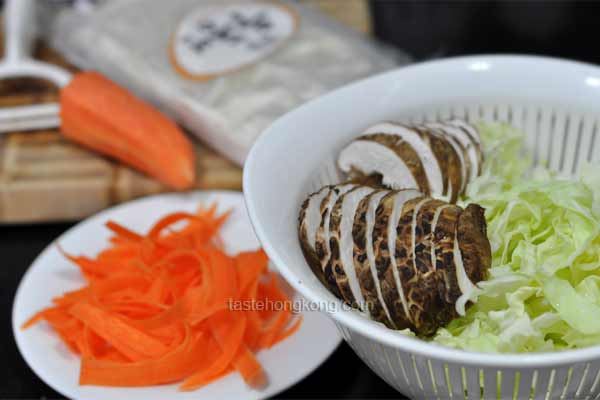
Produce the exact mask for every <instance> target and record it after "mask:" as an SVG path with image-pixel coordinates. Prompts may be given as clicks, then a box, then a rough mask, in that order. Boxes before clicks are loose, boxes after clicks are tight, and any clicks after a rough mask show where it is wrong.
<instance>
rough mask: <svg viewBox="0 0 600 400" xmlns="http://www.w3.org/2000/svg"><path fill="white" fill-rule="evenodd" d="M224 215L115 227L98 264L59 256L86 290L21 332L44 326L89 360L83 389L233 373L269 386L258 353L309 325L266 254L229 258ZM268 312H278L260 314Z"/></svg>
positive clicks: (205, 380)
mask: <svg viewBox="0 0 600 400" xmlns="http://www.w3.org/2000/svg"><path fill="white" fill-rule="evenodd" d="M216 210H217V207H216V205H213V206H212V207H210V208H208V209H200V210H199V211H198V212H196V213H194V214H189V213H185V212H177V213H172V214H168V215H166V216H164V217H163V218H161V219H159V221H158V222H156V223H155V224H154V225H153V227H152V228H151V229H150V230H149V232H147V233H145V234H142V233H137V232H134V231H133V230H131V229H129V228H128V227H125V226H123V225H120V224H118V223H116V222H113V221H109V222H108V223H107V224H106V226H107V228H108V229H109V230H110V231H111V232H112V234H113V236H112V237H111V238H110V240H109V242H108V247H107V248H105V249H104V250H102V251H101V252H100V253H99V254H98V255H97V256H96V257H89V256H86V255H71V254H67V253H66V252H65V251H63V250H62V249H60V247H59V250H60V251H61V252H62V254H63V255H64V257H66V258H67V259H68V260H70V261H72V262H73V263H74V264H76V265H77V267H78V268H79V270H80V272H81V273H82V274H83V275H84V276H85V277H86V279H87V283H86V285H85V286H84V287H82V288H80V289H77V290H74V291H71V292H67V293H64V294H63V295H62V296H60V297H57V298H55V299H53V300H52V305H51V306H50V307H48V308H46V309H44V310H41V311H39V312H38V313H36V314H34V315H33V316H32V317H31V318H30V319H29V320H27V321H25V323H24V324H23V326H22V327H23V328H28V327H30V326H31V325H33V324H35V323H37V322H40V321H42V320H43V321H46V322H47V323H48V324H49V325H50V326H51V327H52V329H53V330H54V331H55V332H56V333H57V334H58V336H59V337H60V338H61V339H62V340H63V341H64V343H65V344H66V345H67V346H68V347H69V348H70V349H71V350H72V351H73V352H75V353H77V354H79V355H81V357H82V361H81V370H80V383H81V384H82V385H83V384H94V385H108V386H145V385H155V384H162V383H170V382H176V381H181V390H192V389H195V388H198V387H201V386H204V385H208V384H210V383H211V382H213V381H215V380H217V379H220V378H221V377H223V376H225V375H227V374H229V373H231V372H233V371H235V372H237V373H239V374H240V375H241V376H242V377H243V379H244V381H245V382H246V383H247V384H248V385H250V386H252V387H256V388H259V387H261V386H263V385H265V384H266V382H267V380H268V379H267V374H266V371H264V370H263V368H262V366H261V365H260V363H259V362H258V360H257V358H256V354H255V352H256V351H259V350H260V349H263V348H269V347H271V346H273V345H275V344H276V343H279V342H280V341H282V340H285V339H286V338H287V337H289V336H290V335H292V334H293V333H294V332H296V331H297V330H298V329H299V326H300V323H301V318H297V319H296V320H295V321H294V322H292V323H291V325H290V320H291V319H292V317H293V315H292V312H291V307H290V305H291V303H290V300H289V298H288V296H287V295H286V293H285V292H284V291H283V290H282V288H281V287H280V284H279V281H278V279H277V276H276V274H275V273H273V272H269V271H268V259H267V256H266V254H265V253H264V252H263V251H262V250H257V251H249V252H244V253H240V254H237V255H235V256H229V255H227V254H226V253H224V252H223V251H222V248H221V243H220V241H219V240H217V238H218V231H219V229H220V227H221V226H222V224H223V223H224V222H225V219H226V218H227V216H228V215H229V214H227V213H226V214H221V215H217V212H216ZM175 224H177V229H173V228H174V226H175ZM236 302H239V303H236ZM260 302H270V304H273V305H277V309H268V310H259V309H258V308H257V307H256V306H257V305H258V304H259V303H260ZM237 305H241V306H242V307H241V308H237Z"/></svg>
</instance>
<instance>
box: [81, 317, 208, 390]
mask: <svg viewBox="0 0 600 400" xmlns="http://www.w3.org/2000/svg"><path fill="white" fill-rule="evenodd" d="M207 344H208V341H207V340H206V338H205V337H204V335H202V334H200V335H196V337H193V335H192V333H191V332H190V329H189V328H187V330H186V336H185V339H184V340H183V341H182V342H181V344H180V345H179V346H178V347H176V348H175V349H174V350H172V351H171V352H169V353H167V354H165V355H164V356H162V357H160V358H157V359H152V360H145V361H140V362H134V363H119V362H111V361H103V360H95V359H91V358H88V359H83V360H82V362H81V371H80V376H79V383H80V384H82V385H105V386H148V385H159V384H164V383H170V382H175V381H178V380H181V379H183V378H184V377H186V376H187V375H189V374H190V373H191V372H192V371H193V370H194V368H195V367H196V365H197V363H198V360H199V359H201V358H202V355H203V352H204V348H205V347H206V346H207Z"/></svg>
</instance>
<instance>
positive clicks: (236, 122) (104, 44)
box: [45, 0, 409, 165]
mask: <svg viewBox="0 0 600 400" xmlns="http://www.w3.org/2000/svg"><path fill="white" fill-rule="evenodd" d="M76 4H77V3H76ZM86 4H87V6H86V7H60V8H59V7H57V6H56V5H54V6H52V5H47V7H55V9H53V10H52V11H54V12H52V13H50V12H46V13H45V15H46V16H48V15H53V17H52V18H50V19H49V20H46V21H45V26H46V28H45V29H46V30H47V31H48V34H49V36H50V40H51V43H52V45H53V46H54V47H55V48H57V49H58V50H59V51H60V52H61V53H62V54H63V55H64V56H65V57H66V58H67V59H69V60H70V61H71V62H73V63H74V64H76V65H77V66H79V67H81V68H85V69H94V70H98V71H100V72H102V73H104V74H105V75H107V76H109V77H110V78H111V79H114V80H115V81H117V82H118V83H120V84H121V85H123V86H125V87H127V88H129V89H130V90H132V91H134V92H135V93H136V94H138V95H140V96H142V97H143V98H145V99H147V100H148V101H150V102H152V103H154V104H155V105H157V106H158V107H159V108H161V109H162V110H163V111H165V112H167V113H168V114H170V115H171V116H172V117H173V118H174V119H176V120H177V121H178V122H180V123H181V124H182V125H183V126H184V127H186V128H187V129H188V130H189V131H191V132H192V133H193V134H195V135H196V136H198V137H199V138H201V139H202V140H204V141H205V142H206V143H208V144H209V145H211V146H212V147H214V148H215V149H216V150H217V151H219V152H221V153H222V154H224V155H225V156H227V157H228V158H230V159H232V160H233V161H235V162H236V163H238V164H240V165H242V164H243V162H244V159H245V157H246V155H247V153H248V151H249V149H250V147H251V146H252V144H253V143H254V141H255V139H256V138H257V137H258V136H259V135H260V133H262V131H263V130H264V129H266V128H267V127H268V126H269V124H271V123H272V122H273V121H274V120H275V119H276V118H278V117H279V116H281V115H283V114H284V113H286V112H287V111H289V110H291V109H292V108H294V107H296V106H298V105H300V104H302V103H304V102H305V101H307V100H309V99H311V98H314V97H316V96H318V95H320V94H322V93H324V92H327V91H330V90H332V89H334V88H336V87H338V86H341V85H343V84H345V83H348V82H351V81H354V80H357V79H360V78H364V77H367V76H369V75H372V74H375V73H378V72H382V71H385V70H387V69H390V68H393V67H396V66H398V65H401V64H404V63H407V62H408V61H409V59H408V57H407V56H405V55H404V54H403V53H401V52H398V51H395V50H391V49H388V48H385V47H383V46H382V45H380V44H376V43H375V42H374V41H372V40H371V39H369V38H367V37H365V36H364V35H362V34H360V33H359V32H355V31H353V30H352V29H351V28H348V27H345V26H342V25H341V24H339V23H337V22H335V21H332V20H330V19H329V18H328V17H326V16H324V15H322V14H320V13H319V12H318V11H316V10H313V9H311V8H310V7H307V6H303V5H299V4H297V3H292V2H266V1H250V0H246V1H243V0H242V1H238V0H232V1H212V0H205V1H201V2H199V1H197V0H171V1H164V0H109V1H99V2H92V3H86ZM47 11H48V10H47Z"/></svg>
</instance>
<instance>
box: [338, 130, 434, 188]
mask: <svg viewBox="0 0 600 400" xmlns="http://www.w3.org/2000/svg"><path fill="white" fill-rule="evenodd" d="M408 152H410V146H408V145H406V143H404V142H402V141H401V140H398V139H397V138H395V137H394V136H387V137H386V136H385V135H368V136H361V137H359V138H358V139H356V140H354V141H353V142H352V143H350V144H349V145H348V146H347V147H346V148H345V149H344V150H342V152H341V153H340V157H339V158H338V165H339V167H340V168H341V169H342V171H344V172H347V173H349V174H350V175H351V176H354V174H356V173H357V172H358V174H360V175H362V176H365V175H366V176H368V175H380V176H381V181H382V183H383V184H384V185H385V186H387V187H390V188H396V189H399V188H417V187H419V183H418V182H417V180H416V179H415V177H414V175H413V173H412V171H411V170H410V166H409V165H413V163H411V162H407V161H405V160H404V159H403V157H402V154H406V153H408ZM421 169H422V168H421ZM421 186H422V185H421Z"/></svg>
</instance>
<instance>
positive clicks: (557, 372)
mask: <svg viewBox="0 0 600 400" xmlns="http://www.w3.org/2000/svg"><path fill="white" fill-rule="evenodd" d="M341 68H343V66H342V67H341ZM599 104H600V68H597V67H594V66H591V65H587V64H583V63H577V62H571V61H563V60H557V59H551V58H544V57H529V56H474V57H459V58H451V59H446V60H441V61H433V62H426V63H422V64H417V65H413V66H409V67H405V68H401V69H398V70H395V71H392V72H388V73H385V74H382V75H378V76H375V77H372V78H369V79H366V80H363V81H360V82H357V83H354V84H351V85H349V86H346V87H344V88H341V89H339V90H336V91H334V92H331V93H329V94H327V95H325V96H323V97H320V98H318V99H316V100H313V101H311V102H309V103H307V104H305V105H303V106H301V107H299V108H298V109H296V110H294V111H292V112H290V113H288V114H287V115H285V116H283V117H282V118H280V119H279V120H277V121H276V122H275V123H274V124H273V125H272V126H271V127H270V128H269V129H267V131H266V132H265V133H264V134H263V135H262V136H261V137H260V138H259V139H258V141H257V142H256V144H255V145H254V147H253V148H252V150H251V152H250V155H249V156H248V159H247V161H246V164H245V170H244V192H245V197H246V202H247V207H248V211H249V214H250V218H251V221H252V223H253V225H254V228H255V230H256V233H257V235H258V238H259V240H260V241H261V243H262V245H263V246H264V248H265V250H266V251H267V253H268V254H269V256H270V258H271V259H272V260H273V262H274V263H275V265H276V266H277V267H278V268H279V271H280V272H281V274H282V275H283V276H284V277H285V278H286V279H287V281H288V282H289V283H290V284H291V285H292V286H293V287H294V288H295V289H296V290H298V291H299V292H300V293H302V294H303V295H304V296H305V297H306V298H307V299H309V300H310V301H312V302H315V303H316V304H318V305H319V308H320V310H321V311H324V312H328V314H329V315H330V316H331V317H332V318H333V319H334V321H335V323H336V325H337V326H338V329H339V330H340V331H341V333H342V335H343V336H344V339H345V340H346V341H347V342H348V343H349V344H350V346H352V348H353V349H354V350H355V351H356V353H357V354H358V355H359V356H360V357H361V358H362V359H363V360H364V361H365V362H366V363H367V365H369V366H370V367H371V368H372V369H373V370H374V371H375V372H376V373H377V374H379V375H380V376H381V377H382V378H383V379H385V380H386V381H387V382H388V383H389V384H390V385H392V386H394V387H395V388H396V389H398V390H399V391H401V392H402V393H404V394H405V395H408V396H413V397H417V398H424V397H425V398H431V397H438V398H449V397H451V396H453V397H454V398H456V397H457V396H459V397H460V398H463V397H464V396H465V394H468V396H469V398H477V399H479V398H480V395H483V396H484V397H485V398H489V397H496V396H500V397H510V398H512V396H513V393H517V395H518V397H517V398H519V399H520V398H529V396H530V394H531V393H532V391H533V394H534V396H535V398H538V397H539V398H561V397H562V398H565V397H566V398H573V397H575V396H581V397H582V398H585V397H586V396H590V395H591V396H596V394H598V393H600V385H599V384H598V383H599V381H600V374H599V370H600V369H599V368H600V347H598V346H597V347H591V348H587V349H581V350H571V351H567V352H561V353H558V352H555V353H531V354H518V355H517V354H485V353H475V352H466V351H461V350H455V349H451V348H446V347H442V346H439V345H437V344H433V343H427V342H424V341H421V340H419V339H415V338H411V337H406V336H402V335H399V334H398V333H396V332H394V331H393V330H390V329H387V328H385V327H384V326H383V325H381V324H379V323H376V322H373V321H370V320H367V319H365V318H363V317H362V316H361V315H359V314H358V313H356V312H354V311H352V310H348V309H344V308H343V307H342V306H341V302H340V301H339V300H338V299H336V298H335V297H334V296H333V295H332V294H331V293H329V291H327V290H326V289H325V288H324V287H323V286H322V285H321V284H320V283H319V281H318V280H317V278H316V277H315V276H314V275H313V273H312V272H311V269H310V268H309V266H308V265H307V263H306V262H305V260H304V257H303V255H302V251H301V249H300V245H299V242H298V238H297V231H296V229H297V214H298V210H299V207H300V204H301V202H302V201H303V200H304V199H305V197H306V196H307V195H308V194H309V193H310V192H312V191H314V190H315V189H316V188H318V187H320V186H322V185H324V184H328V183H336V182H339V181H340V177H339V174H338V171H337V169H336V167H335V157H336V155H337V153H338V152H339V150H340V149H341V148H342V146H343V145H344V144H346V143H347V142H348V141H349V140H350V139H351V138H352V137H355V136H357V135H358V134H359V133H360V132H361V131H362V130H363V129H364V128H365V127H367V126H368V125H370V124H372V123H375V122H380V121H384V120H401V121H407V122H419V121H423V120H435V119H440V118H448V117H460V118H465V119H467V120H470V121H477V120H490V121H493V120H499V121H508V122H510V123H512V124H513V125H514V126H516V127H518V128H520V129H522V130H523V131H525V133H526V145H527V146H528V147H529V149H531V150H532V151H533V152H534V155H535V160H536V162H537V160H542V159H543V160H546V161H547V162H548V163H549V166H550V167H551V168H552V169H554V170H556V171H559V172H560V173H561V174H563V175H571V174H573V173H576V172H577V170H578V168H579V166H580V164H581V162H582V161H585V160H589V161H596V162H598V161H600V146H598V145H597V144H600V137H597V136H598V127H599V122H600V121H599V117H600V106H599ZM332 305H336V307H332ZM480 374H482V375H483V379H482V384H480ZM497 387H498V391H497ZM481 390H483V392H482V391H481Z"/></svg>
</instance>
